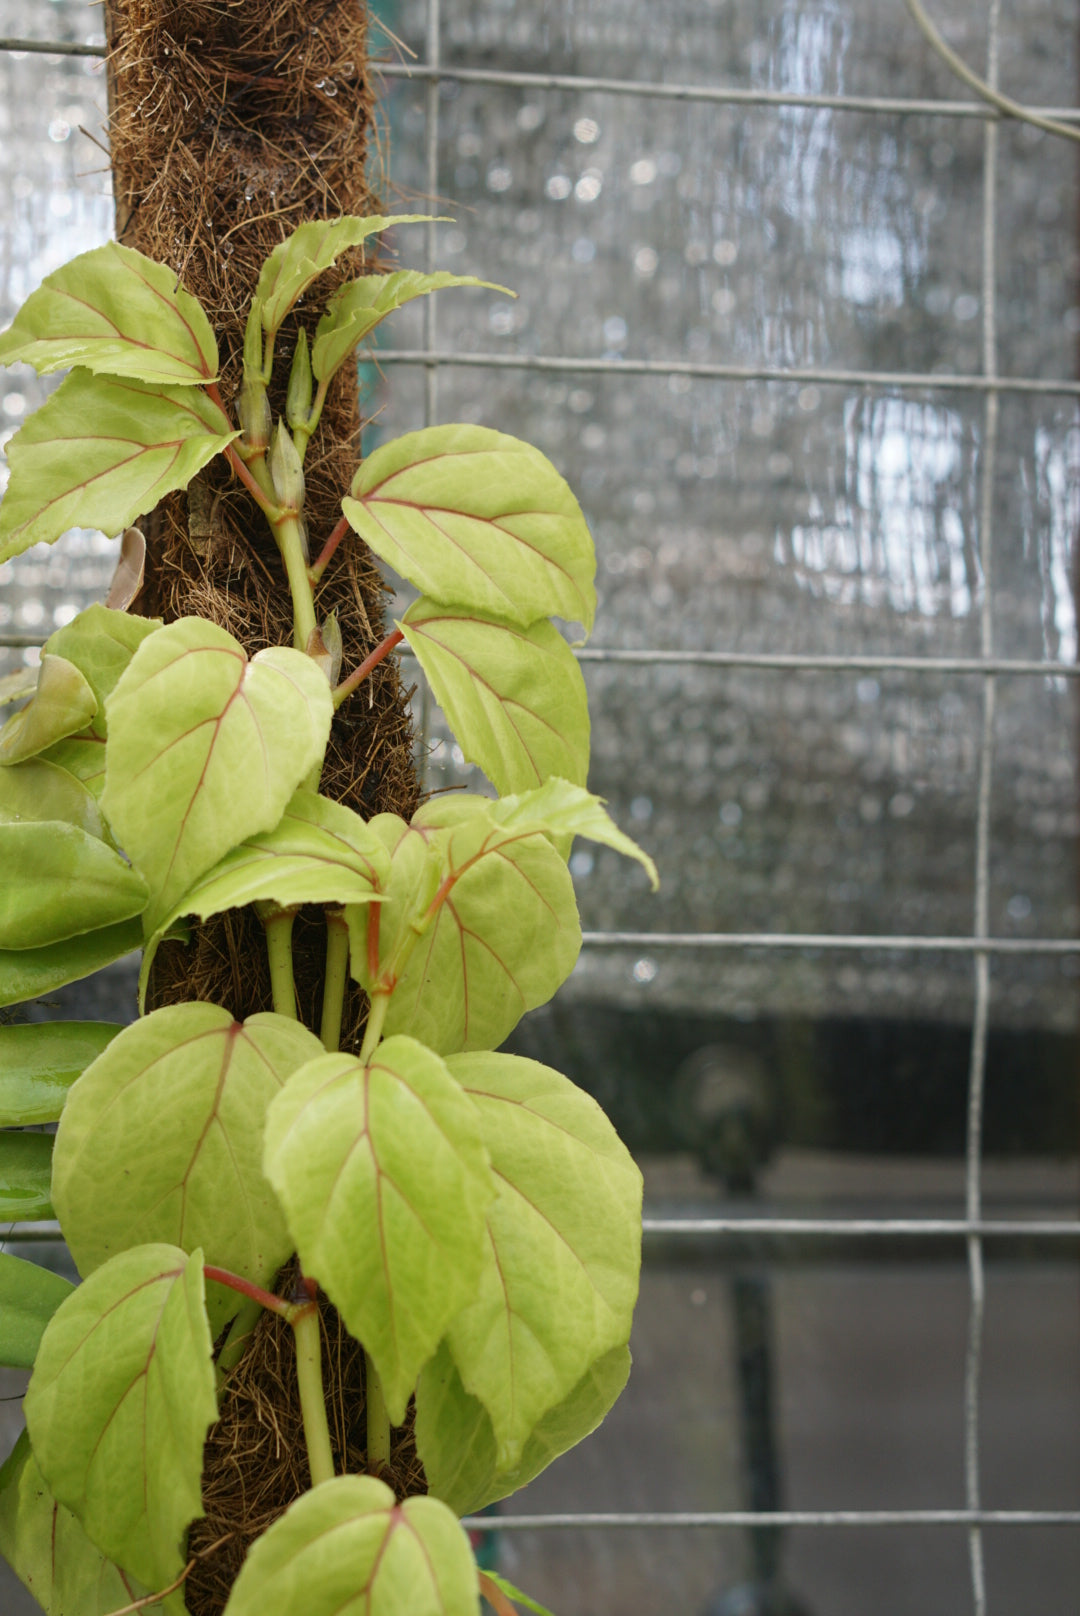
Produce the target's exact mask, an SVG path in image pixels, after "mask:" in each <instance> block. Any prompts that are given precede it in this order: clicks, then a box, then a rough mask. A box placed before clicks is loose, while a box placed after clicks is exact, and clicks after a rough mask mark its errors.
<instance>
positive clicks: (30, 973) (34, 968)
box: [0, 920, 143, 1006]
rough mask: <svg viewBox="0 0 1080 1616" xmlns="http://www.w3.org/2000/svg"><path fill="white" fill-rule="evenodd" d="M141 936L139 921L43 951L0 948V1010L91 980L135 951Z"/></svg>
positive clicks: (103, 930)
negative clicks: (107, 966)
mask: <svg viewBox="0 0 1080 1616" xmlns="http://www.w3.org/2000/svg"><path fill="white" fill-rule="evenodd" d="M142 935H143V933H142V922H141V921H139V920H123V921H121V922H120V924H119V925H117V926H105V927H104V928H103V929H102V930H101V931H88V932H86V933H84V935H83V936H81V937H69V938H66V939H65V941H64V942H62V943H49V944H47V945H46V947H44V948H0V1006H3V1005H8V1004H21V1003H22V1002H23V1000H25V999H36V998H38V997H39V996H40V995H41V994H42V993H52V991H53V990H54V989H55V988H62V987H65V986H66V985H67V983H68V982H78V981H79V980H80V979H81V978H82V977H84V976H93V974H94V972H95V971H100V970H101V968H102V966H103V965H111V964H112V962H113V960H118V959H122V958H123V956H124V955H125V954H130V953H132V952H133V951H134V950H135V949H136V948H138V947H139V946H140V945H141V943H142Z"/></svg>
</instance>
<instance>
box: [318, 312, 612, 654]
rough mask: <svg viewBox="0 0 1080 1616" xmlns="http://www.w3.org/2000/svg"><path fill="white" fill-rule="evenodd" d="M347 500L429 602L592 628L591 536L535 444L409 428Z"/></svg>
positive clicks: (353, 516) (371, 464)
mask: <svg viewBox="0 0 1080 1616" xmlns="http://www.w3.org/2000/svg"><path fill="white" fill-rule="evenodd" d="M361 284H363V283H361ZM316 346H317V345H316ZM350 495H351V497H347V498H345V499H344V500H343V501H342V506H341V508H342V510H343V511H344V512H345V515H346V516H347V517H348V519H349V521H350V523H351V524H352V526H353V528H355V530H356V532H357V533H359V535H360V537H361V538H362V539H363V540H364V541H365V543H366V544H367V545H369V547H370V548H371V549H372V550H374V551H375V553H376V555H380V556H382V558H383V560H384V561H387V562H389V564H390V565H391V566H392V567H393V568H394V569H395V571H397V572H399V573H400V574H401V575H402V577H403V578H407V579H408V580H409V582H410V583H412V584H415V585H416V587H417V588H418V589H419V590H420V591H421V593H422V594H424V595H429V596H431V597H432V598H433V599H434V600H439V601H443V602H445V603H447V604H448V605H452V606H455V607H458V608H461V609H463V610H469V611H476V612H479V613H481V614H482V615H484V616H491V617H497V618H500V619H501V620H503V621H506V622H509V623H517V624H518V625H519V626H520V627H522V628H527V627H528V625H529V624H530V623H535V622H536V620H537V618H541V617H565V618H566V619H568V621H570V622H574V623H578V622H580V623H584V625H585V628H586V631H588V630H589V629H591V628H592V623H593V618H594V616H595V615H596V590H595V588H594V586H593V579H594V577H595V576H596V556H595V554H594V551H593V543H592V539H591V537H590V535H589V529H588V527H587V526H586V524H585V518H584V517H583V516H582V514H581V507H580V506H579V504H578V502H577V500H576V499H575V498H574V496H573V494H572V493H571V491H570V488H569V485H568V484H567V483H566V481H565V480H564V479H563V478H562V477H560V475H559V473H558V472H557V471H556V470H555V467H554V466H553V465H552V464H551V461H550V460H548V459H547V458H546V456H544V455H542V454H541V453H540V451H539V449H534V448H533V447H532V445H531V444H528V443H522V442H521V440H520V439H518V438H511V437H508V436H507V435H506V434H505V433H503V432H493V431H491V430H490V429H489V428H488V427H482V426H435V427H428V428H427V429H426V430H424V431H423V432H410V433H408V434H407V435H406V436H405V437H403V438H397V439H395V440H394V442H393V443H387V444H384V445H383V446H382V447H381V448H379V449H376V450H375V452H374V454H371V455H368V456H367V457H366V458H365V459H364V461H363V463H362V465H361V467H360V470H359V471H358V472H357V473H356V476H355V477H354V478H353V484H352V489H351V490H350Z"/></svg>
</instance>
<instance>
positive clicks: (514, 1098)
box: [447, 1054, 641, 1470]
mask: <svg viewBox="0 0 1080 1616" xmlns="http://www.w3.org/2000/svg"><path fill="white" fill-rule="evenodd" d="M447 1066H448V1068H449V1070H450V1071H451V1073H452V1074H453V1076H454V1077H456V1078H457V1080H458V1081H459V1082H460V1083H461V1085H462V1087H463V1088H464V1090H465V1092H466V1094H467V1095H469V1097H470V1098H471V1099H472V1101H473V1102H474V1104H475V1105H476V1107H477V1110H478V1111H479V1112H480V1116H481V1121H482V1127H483V1136H484V1143H485V1144H486V1145H487V1148H488V1152H489V1154H490V1157H491V1165H492V1170H493V1172H494V1174H495V1177H496V1180H497V1182H498V1185H499V1197H498V1200H497V1201H495V1203H494V1205H493V1206H492V1207H491V1208H490V1209H489V1211H488V1238H489V1248H488V1253H487V1261H486V1263H485V1268H484V1273H483V1276H482V1278H481V1281H480V1290H479V1292H478V1294H477V1295H476V1297H475V1299H474V1300H473V1301H472V1302H470V1303H469V1305H468V1306H467V1307H465V1308H464V1309H463V1311H462V1312H461V1313H460V1314H459V1315H458V1316H457V1318H455V1320H454V1322H453V1324H452V1325H451V1326H450V1329H449V1331H448V1332H447V1339H448V1341H449V1345H450V1350H451V1352H452V1354H453V1357H454V1361H455V1363H456V1364H457V1367H458V1371H459V1373H460V1375H461V1378H462V1382H463V1384H464V1386H465V1389H466V1390H467V1391H469V1392H471V1393H472V1395H473V1396H474V1397H478V1398H479V1399H480V1401H481V1402H482V1403H483V1405H484V1407H485V1408H486V1409H487V1411H488V1413H489V1415H490V1416H491V1422H492V1425H493V1426H494V1429H495V1438H496V1444H497V1460H498V1466H499V1468H500V1470H509V1469H511V1468H512V1467H513V1466H514V1465H516V1464H517V1463H518V1462H519V1460H520V1457H521V1453H522V1449H523V1448H524V1445H525V1442H526V1440H527V1438H528V1437H529V1435H530V1433H531V1432H532V1430H533V1429H534V1427H535V1426H536V1424H537V1422H538V1421H539V1420H540V1419H541V1417H542V1416H543V1415H544V1414H546V1413H547V1411H548V1410H549V1409H551V1408H554V1407H555V1406H556V1405H557V1404H558V1403H560V1402H562V1400H563V1399H564V1398H565V1397H566V1396H567V1395H568V1393H569V1392H571V1391H572V1390H573V1388H574V1387H575V1386H576V1385H577V1383H578V1381H579V1380H580V1379H581V1377H582V1375H583V1374H584V1373H585V1371H586V1370H587V1369H588V1368H589V1366H590V1365H591V1364H593V1363H595V1362H596V1360H597V1359H598V1358H600V1357H602V1356H603V1355H604V1354H605V1353H607V1352H610V1351H611V1350H612V1348H614V1347H621V1346H624V1345H625V1344H626V1342H627V1340H628V1339H629V1336H630V1322H631V1319H632V1316H633V1311H634V1302H635V1300H636V1298H637V1288H638V1270H639V1267H640V1260H641V1174H640V1173H639V1172H638V1169H637V1168H636V1166H635V1165H634V1163H633V1161H632V1160H631V1158H630V1156H629V1154H628V1152H627V1150H626V1147H625V1146H624V1145H623V1144H622V1142H621V1140H620V1139H619V1136H618V1135H617V1134H616V1132H615V1130H614V1128H613V1127H612V1126H611V1123H610V1122H609V1121H608V1120H607V1118H606V1117H605V1115H604V1113H603V1112H602V1111H601V1109H600V1107H599V1106H598V1105H597V1103H596V1101H595V1100H593V1099H591V1098H590V1096H589V1095H587V1094H584V1093H583V1092H582V1091H581V1089H578V1088H576V1087H575V1086H574V1084H573V1083H570V1082H569V1081H568V1080H567V1079H566V1078H565V1077H562V1076H560V1074H559V1073H558V1072H553V1071H552V1070H551V1069H550V1068H549V1067H547V1066H541V1065H540V1064H539V1063H538V1062H537V1061H529V1060H522V1059H520V1058H518V1057H517V1056H514V1055H490V1054H474V1055H451V1056H449V1057H448V1058H447Z"/></svg>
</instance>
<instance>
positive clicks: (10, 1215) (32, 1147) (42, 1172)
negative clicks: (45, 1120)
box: [0, 1128, 54, 1223]
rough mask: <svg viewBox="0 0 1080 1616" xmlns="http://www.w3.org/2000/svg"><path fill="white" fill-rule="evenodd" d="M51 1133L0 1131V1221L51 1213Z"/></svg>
mask: <svg viewBox="0 0 1080 1616" xmlns="http://www.w3.org/2000/svg"><path fill="white" fill-rule="evenodd" d="M52 1153H53V1136H52V1134H51V1133H20V1132H18V1131H17V1130H15V1129H11V1128H5V1129H3V1131H0V1222H2V1223H25V1222H27V1221H28V1220H30V1219H37V1218H51V1217H53V1216H54V1213H53V1209H52V1200H51V1197H50V1194H49V1186H50V1183H51V1181H52Z"/></svg>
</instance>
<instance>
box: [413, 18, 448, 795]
mask: <svg viewBox="0 0 1080 1616" xmlns="http://www.w3.org/2000/svg"><path fill="white" fill-rule="evenodd" d="M439 7H440V0H427V27H426V34H427V38H426V50H427V65H428V67H429V68H431V69H432V75H431V77H430V78H429V79H428V81H427V88H426V90H425V92H424V99H425V118H424V135H425V143H426V147H427V151H426V161H425V173H424V183H425V190H426V192H427V203H428V207H429V208H430V209H431V210H432V212H435V202H436V198H437V197H438V194H439V83H440V80H439V76H438V69H439V67H440V66H441V65H442V37H441V36H442V28H441V18H440V14H439ZM437 228H438V226H437V225H435V224H434V223H431V224H428V225H426V226H425V232H426V236H425V251H424V268H425V269H426V270H427V272H428V274H429V275H430V274H433V273H434V270H435V261H436V251H437V242H436V237H435V232H436V230H437ZM436 303H437V299H435V298H433V297H425V299H424V347H425V349H426V350H427V352H428V353H429V354H430V353H434V352H435V340H436V335H437V327H436V323H435V322H436V313H437V309H436ZM438 413H439V365H438V360H428V361H427V363H426V364H425V366H424V425H425V426H434V425H435V422H436V420H437V419H438ZM430 733H431V689H430V686H429V685H428V682H427V680H426V679H425V678H424V675H423V673H421V674H420V745H419V749H418V756H417V765H416V769H417V774H418V775H419V777H420V786H421V789H423V787H424V786H425V785H426V784H427V772H428V748H429V737H430Z"/></svg>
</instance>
